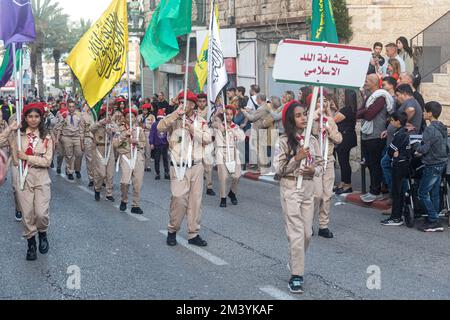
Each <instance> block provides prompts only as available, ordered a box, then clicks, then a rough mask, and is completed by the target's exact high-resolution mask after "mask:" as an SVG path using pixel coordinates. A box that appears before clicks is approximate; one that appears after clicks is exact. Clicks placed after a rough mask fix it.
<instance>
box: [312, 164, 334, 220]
mask: <svg viewBox="0 0 450 320" xmlns="http://www.w3.org/2000/svg"><path fill="white" fill-rule="evenodd" d="M334 178H335V173H334V160H333V161H329V162H328V163H327V169H326V171H325V173H324V174H323V175H322V176H320V177H315V178H314V191H315V194H314V216H315V217H317V216H319V228H320V229H326V228H328V224H329V222H330V212H331V197H332V196H333V186H334Z"/></svg>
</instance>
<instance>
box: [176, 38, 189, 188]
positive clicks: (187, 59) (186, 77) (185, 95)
mask: <svg viewBox="0 0 450 320" xmlns="http://www.w3.org/2000/svg"><path fill="white" fill-rule="evenodd" d="M190 41H191V34H188V36H187V43H186V69H185V75H184V99H183V111H184V114H183V129H182V136H181V154H180V167H184V164H183V160H184V143H185V142H184V137H185V126H186V102H187V86H188V78H189V51H190V50H189V49H190V46H189V44H190ZM186 162H187V161H186ZM183 172H184V170H183ZM180 178H181V179H180ZM183 178H184V177H183ZM178 179H179V180H180V181H182V177H178Z"/></svg>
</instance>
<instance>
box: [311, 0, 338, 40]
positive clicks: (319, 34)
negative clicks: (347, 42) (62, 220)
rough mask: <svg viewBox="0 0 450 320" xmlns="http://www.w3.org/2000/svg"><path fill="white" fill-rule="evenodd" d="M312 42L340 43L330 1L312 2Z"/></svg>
mask: <svg viewBox="0 0 450 320" xmlns="http://www.w3.org/2000/svg"><path fill="white" fill-rule="evenodd" d="M311 40H312V41H326V42H329V43H338V42H339V39H338V36H337V32H336V21H335V20H334V14H333V6H332V4H331V1H330V0H313V2H312V21H311Z"/></svg>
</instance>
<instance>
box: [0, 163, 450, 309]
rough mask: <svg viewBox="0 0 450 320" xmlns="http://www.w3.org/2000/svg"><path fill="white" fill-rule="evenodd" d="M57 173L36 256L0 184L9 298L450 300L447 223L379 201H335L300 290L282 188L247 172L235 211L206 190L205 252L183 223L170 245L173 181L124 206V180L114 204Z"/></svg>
mask: <svg viewBox="0 0 450 320" xmlns="http://www.w3.org/2000/svg"><path fill="white" fill-rule="evenodd" d="M214 175H215V178H216V173H214ZM51 176H52V181H53V185H52V202H51V213H50V215H51V216H50V224H51V226H50V230H49V242H50V251H49V253H48V254H47V255H45V256H43V255H40V254H39V253H38V260H37V261H33V262H29V261H26V260H25V254H26V241H25V240H23V239H22V238H21V232H22V226H21V224H20V223H17V222H15V221H14V209H13V207H14V205H13V201H12V192H11V186H10V184H9V181H10V180H9V181H8V182H7V183H6V184H5V185H3V186H2V187H0V197H1V199H2V201H1V202H0V237H1V243H2V245H1V246H0V264H1V270H2V272H1V273H0V299H190V300H191V299H208V300H210V299H238V300H247V299H261V300H265V299H448V298H450V263H449V262H450V249H449V248H450V230H448V229H446V230H445V232H443V233H434V234H426V233H421V232H419V231H417V230H415V229H408V228H406V227H382V226H381V225H380V224H379V221H380V219H381V218H382V216H381V215H380V213H379V212H377V211H375V210H371V209H366V208H360V207H356V206H354V205H350V204H344V205H338V206H333V213H332V218H331V225H330V228H331V229H332V231H333V232H334V234H335V238H334V239H331V240H328V239H323V238H320V237H317V236H314V237H313V241H312V243H311V246H310V249H309V251H308V254H307V262H306V275H305V280H306V282H305V290H306V292H305V293H304V294H303V295H292V294H290V293H288V290H287V281H288V279H289V275H290V274H289V271H288V269H287V259H288V252H287V239H286V235H285V231H284V223H283V218H282V215H281V207H280V200H279V188H278V187H277V186H275V185H271V184H266V183H263V182H254V181H250V180H246V179H242V180H241V184H240V190H239V195H238V199H239V205H238V206H231V204H229V206H228V207H227V208H226V209H223V208H219V200H220V199H219V197H218V196H216V197H210V196H206V195H205V196H204V202H203V221H202V222H203V227H202V231H201V235H202V237H203V238H204V239H206V240H207V241H208V246H207V247H206V248H204V249H197V248H193V247H192V246H190V245H187V244H184V242H183V239H181V238H184V239H186V236H187V235H186V225H185V222H184V224H183V228H182V230H181V231H180V233H179V238H178V239H179V242H180V244H179V245H177V246H176V247H168V246H167V245H166V244H165V235H164V232H165V230H166V227H167V222H168V208H169V201H170V188H169V182H168V181H165V180H161V181H155V180H154V175H153V173H146V174H145V183H144V187H143V192H142V197H143V200H142V209H143V210H144V215H143V216H136V215H132V214H131V213H128V214H127V213H121V212H120V211H119V210H118V209H117V208H116V207H115V206H118V205H119V203H120V195H119V193H118V190H119V189H118V185H117V182H118V177H116V186H115V198H116V202H115V203H114V204H112V203H110V202H108V201H106V200H104V195H103V194H102V201H101V202H95V201H94V198H93V192H92V190H89V188H87V182H88V181H87V179H86V177H85V176H83V178H82V180H78V181H76V182H75V183H71V182H69V181H67V180H66V179H65V178H64V177H61V176H58V175H56V173H55V172H54V171H53V170H52V171H51ZM216 185H217V184H216ZM215 189H216V192H217V191H218V190H217V188H215ZM445 226H446V227H447V223H445ZM317 228H318V225H317V224H316V227H315V229H316V231H317ZM374 266H375V267H374ZM74 270H75V271H74ZM373 270H375V273H373V274H371V273H368V271H369V272H373ZM77 275H79V277H77ZM368 279H369V281H368ZM373 279H375V282H373V281H372V280H373ZM78 280H79V281H78ZM368 282H369V285H368ZM370 283H375V284H376V285H375V287H376V288H374V287H373V286H372V285H370ZM77 284H79V286H78V285H77Z"/></svg>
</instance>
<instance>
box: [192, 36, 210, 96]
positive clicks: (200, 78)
mask: <svg viewBox="0 0 450 320" xmlns="http://www.w3.org/2000/svg"><path fill="white" fill-rule="evenodd" d="M208 40H209V35H208V34H207V35H206V37H205V41H203V45H202V49H201V50H200V54H199V56H198V58H197V63H196V64H195V68H194V74H195V77H196V78H197V85H198V90H199V91H203V87H204V86H205V83H206V79H208Z"/></svg>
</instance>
